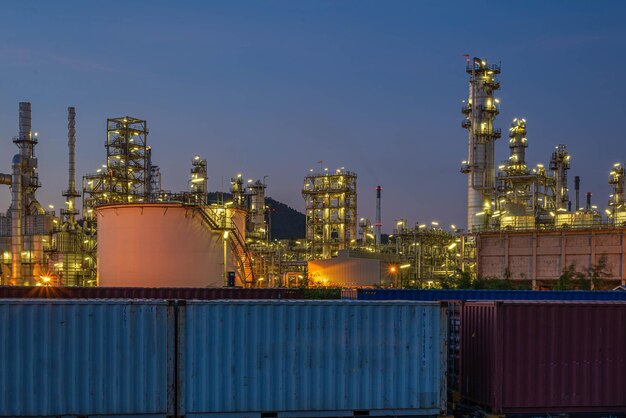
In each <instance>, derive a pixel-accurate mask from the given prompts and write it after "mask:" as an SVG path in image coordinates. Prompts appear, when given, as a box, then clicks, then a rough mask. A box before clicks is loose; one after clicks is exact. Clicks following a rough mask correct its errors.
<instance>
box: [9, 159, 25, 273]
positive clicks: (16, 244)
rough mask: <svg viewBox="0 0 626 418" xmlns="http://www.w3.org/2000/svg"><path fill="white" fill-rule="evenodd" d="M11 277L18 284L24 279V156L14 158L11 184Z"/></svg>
mask: <svg viewBox="0 0 626 418" xmlns="http://www.w3.org/2000/svg"><path fill="white" fill-rule="evenodd" d="M11 199H12V203H11V252H12V255H11V256H12V259H11V261H12V271H11V277H12V279H13V280H15V281H16V282H17V283H19V281H20V280H21V278H22V248H23V241H22V240H23V235H22V212H23V207H22V156H21V155H20V154H16V155H15V156H14V157H13V181H12V184H11Z"/></svg>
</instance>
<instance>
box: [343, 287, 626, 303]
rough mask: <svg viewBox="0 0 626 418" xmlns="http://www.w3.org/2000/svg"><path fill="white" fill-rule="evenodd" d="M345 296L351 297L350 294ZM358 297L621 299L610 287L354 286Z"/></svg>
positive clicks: (625, 294)
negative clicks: (565, 288)
mask: <svg viewBox="0 0 626 418" xmlns="http://www.w3.org/2000/svg"><path fill="white" fill-rule="evenodd" d="M346 296H348V297H351V295H350V294H346ZM357 299H359V300H425V301H427V300H430V301H438V300H444V301H445V300H590V301H593V300H623V301H626V292H619V291H613V290H587V291H585V290H472V289H358V290H357Z"/></svg>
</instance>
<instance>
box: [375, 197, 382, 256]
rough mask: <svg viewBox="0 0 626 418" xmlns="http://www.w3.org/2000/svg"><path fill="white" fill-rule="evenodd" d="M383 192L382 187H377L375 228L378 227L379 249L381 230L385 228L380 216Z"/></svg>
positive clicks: (377, 239) (377, 242)
mask: <svg viewBox="0 0 626 418" xmlns="http://www.w3.org/2000/svg"><path fill="white" fill-rule="evenodd" d="M382 190H383V188H382V187H380V186H376V224H375V225H374V226H375V227H376V247H377V248H378V247H379V246H380V234H381V229H382V226H383V221H382V219H381V215H380V203H381V202H380V200H381V196H380V194H381V192H382Z"/></svg>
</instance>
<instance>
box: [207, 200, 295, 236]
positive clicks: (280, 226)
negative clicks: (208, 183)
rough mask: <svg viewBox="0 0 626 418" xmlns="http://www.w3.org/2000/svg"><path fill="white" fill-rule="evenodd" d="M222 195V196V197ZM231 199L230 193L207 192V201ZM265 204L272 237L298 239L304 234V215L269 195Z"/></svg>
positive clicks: (266, 217)
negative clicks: (267, 209)
mask: <svg viewBox="0 0 626 418" xmlns="http://www.w3.org/2000/svg"><path fill="white" fill-rule="evenodd" d="M222 195H223V197H222ZM230 199H232V196H231V195H230V193H223V194H222V193H218V192H212V193H209V202H219V201H222V200H225V201H229V200H230ZM265 205H266V206H267V207H268V208H269V210H270V212H269V214H266V215H265V220H266V221H267V222H268V224H269V223H270V219H269V216H270V215H271V218H272V219H271V224H272V237H271V238H272V239H273V240H274V239H300V238H304V237H305V235H306V216H305V215H304V214H303V213H300V212H298V211H297V210H295V209H294V208H292V207H290V206H287V205H286V204H284V203H282V202H279V201H278V200H274V199H272V198H271V197H266V198H265Z"/></svg>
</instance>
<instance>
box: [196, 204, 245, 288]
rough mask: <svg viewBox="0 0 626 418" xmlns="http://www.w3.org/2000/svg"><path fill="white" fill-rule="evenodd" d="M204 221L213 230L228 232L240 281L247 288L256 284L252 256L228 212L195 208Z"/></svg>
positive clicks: (203, 207) (204, 207) (202, 207)
mask: <svg viewBox="0 0 626 418" xmlns="http://www.w3.org/2000/svg"><path fill="white" fill-rule="evenodd" d="M194 208H195V209H196V212H198V213H199V214H200V218H201V219H202V221H203V222H204V223H205V224H206V225H207V226H208V227H209V228H210V229H212V230H214V231H220V232H221V233H222V234H223V233H225V232H228V238H229V240H228V241H229V242H230V247H231V249H232V250H233V253H234V255H235V257H236V261H237V266H238V267H239V271H240V279H241V281H242V283H243V285H244V286H245V287H252V286H254V284H255V280H254V270H253V268H252V256H251V255H250V252H249V251H248V249H247V248H246V245H245V240H244V238H243V235H242V234H241V231H240V230H239V228H238V227H237V225H236V224H235V223H234V222H233V221H232V219H231V218H229V217H228V216H227V215H226V211H216V210H214V209H212V208H210V207H206V206H194Z"/></svg>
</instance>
